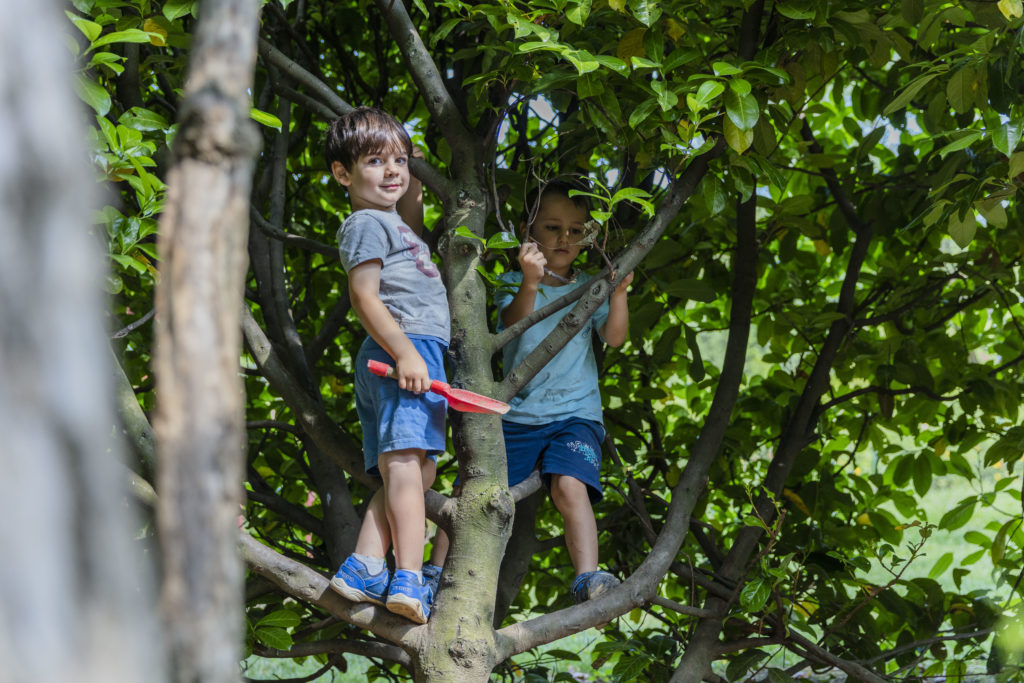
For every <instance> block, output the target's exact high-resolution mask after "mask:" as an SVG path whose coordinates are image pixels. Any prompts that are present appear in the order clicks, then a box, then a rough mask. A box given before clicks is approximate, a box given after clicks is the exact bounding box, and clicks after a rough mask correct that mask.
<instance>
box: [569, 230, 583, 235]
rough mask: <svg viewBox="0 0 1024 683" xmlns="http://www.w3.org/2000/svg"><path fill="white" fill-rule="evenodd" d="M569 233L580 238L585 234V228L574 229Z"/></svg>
mask: <svg viewBox="0 0 1024 683" xmlns="http://www.w3.org/2000/svg"><path fill="white" fill-rule="evenodd" d="M569 233H570V234H571V235H572V236H573V237H578V236H579V235H582V234H583V228H572V229H570V230H569Z"/></svg>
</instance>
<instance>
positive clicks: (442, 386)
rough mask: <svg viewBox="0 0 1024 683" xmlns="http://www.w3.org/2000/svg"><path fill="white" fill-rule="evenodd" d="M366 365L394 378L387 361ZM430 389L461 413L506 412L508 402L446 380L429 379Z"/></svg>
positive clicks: (379, 373)
mask: <svg viewBox="0 0 1024 683" xmlns="http://www.w3.org/2000/svg"><path fill="white" fill-rule="evenodd" d="M366 366H367V367H368V368H369V369H370V372H372V373H373V374H375V375H379V376H380V377H390V378H391V379H394V378H395V369H394V368H393V367H392V366H390V365H388V364H387V363H381V362H380V361H377V360H371V361H367V363H366ZM430 391H432V392H434V393H435V394H440V395H441V396H444V397H445V398H446V399H448V405H449V406H451V407H452V408H453V409H455V410H458V411H459V412H461V413H493V414H495V415H504V414H505V413H507V412H508V404H507V403H502V402H501V401H499V400H497V399H493V398H488V397H487V396H483V395H481V394H477V393H474V392H472V391H467V390H466V389H453V388H452V387H451V385H449V384H448V383H447V382H441V381H439V380H436V379H434V380H431V381H430Z"/></svg>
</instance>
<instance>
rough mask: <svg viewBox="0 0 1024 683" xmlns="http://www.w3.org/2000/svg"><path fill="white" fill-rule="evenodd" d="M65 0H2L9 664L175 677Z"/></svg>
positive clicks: (0, 340)
mask: <svg viewBox="0 0 1024 683" xmlns="http://www.w3.org/2000/svg"><path fill="white" fill-rule="evenodd" d="M60 9H61V4H60V3H58V2H55V1H54V0H48V1H46V2H18V1H16V0H2V1H0V10H2V12H3V16H4V19H5V21H4V22H3V24H2V25H0V121H3V122H4V125H3V126H0V149H2V150H3V154H2V155H0V244H2V245H3V246H2V247H0V378H2V379H0V471H2V472H3V474H2V475H0V548H3V553H4V560H3V581H0V662H2V663H3V673H2V674H0V678H2V679H3V680H5V681H72V680H73V681H83V682H86V683H100V682H102V683H134V682H136V681H157V682H159V681H163V680H164V667H163V662H162V659H161V657H160V656H159V654H158V648H157V636H158V631H157V628H156V622H155V620H154V619H153V618H152V617H151V616H150V615H151V611H150V610H149V609H148V607H149V606H150V605H151V604H152V602H153V601H152V595H153V586H152V576H151V574H150V572H148V571H146V570H145V568H144V567H143V565H142V562H141V554H140V553H139V550H138V548H137V547H133V542H132V540H131V538H132V529H131V515H130V514H126V507H125V500H126V496H127V476H126V470H125V469H124V467H123V465H122V464H121V463H119V462H118V457H117V456H118V455H119V453H118V452H117V449H116V442H115V441H114V440H113V439H112V438H111V436H112V434H113V432H114V430H113V427H114V424H115V417H114V403H113V399H112V397H113V394H114V387H113V382H112V379H111V378H112V377H113V373H112V372H111V368H110V361H111V356H110V351H109V349H108V347H107V342H106V340H105V331H104V330H103V326H102V323H101V322H100V321H101V320H102V319H103V310H104V302H103V297H102V294H101V292H102V287H103V284H102V278H103V273H102V270H101V263H102V259H103V258H104V257H103V254H102V253H101V252H100V250H99V249H98V248H97V247H98V244H97V240H96V239H95V237H94V236H90V234H89V218H88V217H89V214H90V210H91V209H92V207H93V201H92V200H93V199H94V197H93V196H92V188H94V187H95V181H94V179H93V177H92V174H91V172H90V170H89V167H88V157H87V153H86V150H85V146H84V144H83V141H84V140H85V139H86V137H85V126H84V125H83V123H84V122H83V121H82V120H80V118H79V116H80V114H81V111H82V105H81V103H80V102H78V101H76V100H75V98H74V96H73V95H72V87H71V78H70V74H71V73H72V64H71V63H70V60H69V59H68V58H67V55H68V53H67V50H66V48H65V40H66V35H64V34H63V33H62V31H63V27H64V26H65V23H66V22H65V20H64V19H63V18H62V17H61V14H60Z"/></svg>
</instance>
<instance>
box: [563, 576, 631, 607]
mask: <svg viewBox="0 0 1024 683" xmlns="http://www.w3.org/2000/svg"><path fill="white" fill-rule="evenodd" d="M619 583H621V582H620V581H619V580H618V579H617V578H615V577H614V576H612V575H611V574H609V573H608V572H605V571H601V570H598V571H596V572H583V573H582V574H580V575H579V576H577V577H576V580H575V581H573V582H572V588H570V589H569V593H570V594H571V595H572V601H573V602H574V603H576V604H577V605H578V604H580V603H581V602H586V601H587V600H590V599H592V598H596V597H597V596H599V595H601V594H602V593H604V592H606V591H609V590H611V589H612V588H615V587H616V586H618V585H619Z"/></svg>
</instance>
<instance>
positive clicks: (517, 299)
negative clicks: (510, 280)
mask: <svg viewBox="0 0 1024 683" xmlns="http://www.w3.org/2000/svg"><path fill="white" fill-rule="evenodd" d="M518 258H519V266H520V267H521V268H522V271H523V283H522V284H521V285H520V286H519V291H518V292H516V295H515V296H514V297H512V301H510V302H509V304H508V306H506V307H505V308H503V309H501V322H502V324H503V325H504V326H505V327H508V326H509V325H512V324H513V323H516V322H519V321H520V320H522V319H523V318H525V317H526V316H528V315H530V314H531V313H533V307H534V304H536V302H537V289H538V288H539V287H540V280H541V278H543V277H544V266H545V265H546V264H547V259H545V258H544V254H542V253H540V249H538V248H537V245H536V244H534V243H533V242H524V243H523V244H522V245H520V247H519V256H518Z"/></svg>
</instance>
